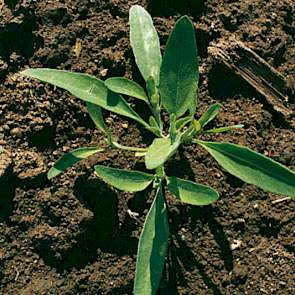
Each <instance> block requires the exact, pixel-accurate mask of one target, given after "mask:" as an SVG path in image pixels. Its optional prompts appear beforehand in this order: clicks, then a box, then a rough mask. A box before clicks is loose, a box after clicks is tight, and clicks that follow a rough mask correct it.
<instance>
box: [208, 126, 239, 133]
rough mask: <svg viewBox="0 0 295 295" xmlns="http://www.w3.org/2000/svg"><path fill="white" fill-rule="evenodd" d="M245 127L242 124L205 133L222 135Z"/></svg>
mask: <svg viewBox="0 0 295 295" xmlns="http://www.w3.org/2000/svg"><path fill="white" fill-rule="evenodd" d="M243 127H244V125H242V124H240V125H232V126H225V127H218V128H213V129H209V130H205V131H204V132H205V133H221V132H227V131H231V130H233V129H238V128H243Z"/></svg>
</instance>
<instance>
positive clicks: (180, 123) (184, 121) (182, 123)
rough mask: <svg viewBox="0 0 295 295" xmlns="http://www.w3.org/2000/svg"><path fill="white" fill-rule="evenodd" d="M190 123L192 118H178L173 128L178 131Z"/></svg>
mask: <svg viewBox="0 0 295 295" xmlns="http://www.w3.org/2000/svg"><path fill="white" fill-rule="evenodd" d="M191 121H192V117H191V116H189V117H183V118H180V119H178V120H177V121H176V123H175V127H176V129H178V130H180V129H182V128H183V127H184V126H185V125H186V124H188V123H190V122H191Z"/></svg>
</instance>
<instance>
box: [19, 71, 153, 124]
mask: <svg viewBox="0 0 295 295" xmlns="http://www.w3.org/2000/svg"><path fill="white" fill-rule="evenodd" d="M21 74H23V75H25V76H29V77H32V78H37V79H39V80H41V81H43V82H47V83H50V84H53V85H55V86H58V87H61V88H63V89H65V90H68V91H69V92H70V93H72V94H73V95H75V96H77V97H78V98H80V99H82V100H85V101H87V102H91V103H93V104H97V105H99V106H100V107H102V108H104V109H107V110H109V111H111V112H114V113H117V114H120V115H123V116H126V117H128V118H131V119H133V120H135V121H137V122H139V123H141V124H142V125H144V126H147V125H148V124H147V123H146V122H145V121H144V120H143V119H142V118H141V117H140V116H139V115H138V114H137V113H136V112H135V111H134V110H133V109H132V108H131V107H130V106H129V105H128V103H127V102H126V101H125V100H124V98H123V97H122V96H120V95H119V94H117V93H114V92H112V91H108V89H107V87H106V86H105V85H104V82H102V81H101V80H98V79H96V78H95V77H93V76H90V75H87V74H81V73H73V72H69V71H63V70H54V69H27V70H25V71H23V72H21Z"/></svg>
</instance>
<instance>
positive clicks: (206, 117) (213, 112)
mask: <svg viewBox="0 0 295 295" xmlns="http://www.w3.org/2000/svg"><path fill="white" fill-rule="evenodd" d="M220 108H221V104H219V103H215V104H213V105H211V106H210V107H209V108H208V109H207V110H206V112H205V113H204V114H203V115H202V116H201V118H200V119H199V123H200V124H201V127H202V128H203V127H204V126H205V125H207V124H208V123H209V122H210V121H212V120H213V119H214V118H215V117H216V116H217V114H218V112H219V110H220Z"/></svg>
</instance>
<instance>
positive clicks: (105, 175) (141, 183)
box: [94, 165, 154, 192]
mask: <svg viewBox="0 0 295 295" xmlns="http://www.w3.org/2000/svg"><path fill="white" fill-rule="evenodd" d="M94 169H95V172H96V174H97V175H98V176H99V177H101V178H102V179H103V181H105V182H106V183H108V184H110V185H112V186H113V187H115V188H117V189H119V190H123V191H128V192H137V191H142V190H144V189H145V188H146V187H147V186H148V185H149V184H150V183H151V182H152V181H153V179H154V176H153V175H151V174H147V173H143V172H140V171H128V170H123V169H117V168H110V167H106V166H102V165H96V166H95V167H94Z"/></svg>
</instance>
